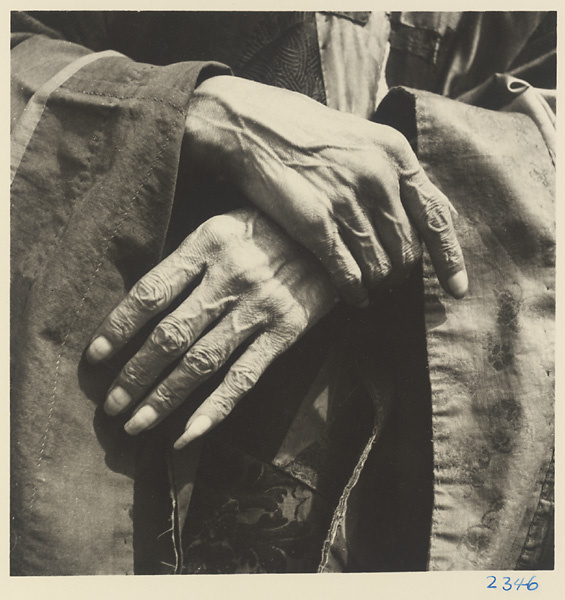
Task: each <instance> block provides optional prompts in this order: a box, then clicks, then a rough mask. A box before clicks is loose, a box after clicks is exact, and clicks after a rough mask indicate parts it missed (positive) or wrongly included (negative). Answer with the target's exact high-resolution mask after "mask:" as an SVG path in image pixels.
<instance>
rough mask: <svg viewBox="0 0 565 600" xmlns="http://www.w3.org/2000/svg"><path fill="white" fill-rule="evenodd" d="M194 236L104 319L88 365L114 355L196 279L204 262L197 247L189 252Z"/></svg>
mask: <svg viewBox="0 0 565 600" xmlns="http://www.w3.org/2000/svg"><path fill="white" fill-rule="evenodd" d="M195 233H196V232H195ZM194 235H195V234H192V235H191V236H189V237H188V238H187V239H186V240H185V242H184V244H183V246H182V251H180V250H181V249H180V248H179V250H178V251H176V252H175V253H173V254H171V256H169V257H168V258H166V259H165V260H163V261H162V262H161V263H160V264H159V265H157V266H156V267H155V268H154V269H152V270H151V271H149V273H147V274H146V275H145V276H144V277H142V278H141V279H140V280H139V281H138V282H137V283H136V284H135V285H134V286H133V288H132V289H131V290H130V292H129V293H128V295H127V296H126V297H125V299H124V300H123V301H122V302H120V304H119V305H118V306H117V307H116V308H115V309H114V310H113V311H112V312H111V313H110V314H109V315H108V316H107V317H106V318H105V319H104V321H103V323H102V325H101V326H100V327H99V328H98V329H97V331H96V333H95V334H94V336H93V339H92V341H91V343H90V345H89V346H88V348H87V351H86V358H87V359H88V360H89V361H90V362H92V363H97V362H99V361H101V360H104V359H106V358H109V357H110V356H111V355H112V354H114V353H115V352H117V351H118V350H119V349H120V348H121V347H122V346H124V345H125V344H126V343H127V342H128V341H129V340H130V339H131V338H132V336H133V335H135V334H136V333H137V332H138V331H139V330H140V329H141V328H142V327H143V326H144V325H145V324H146V323H147V322H148V321H149V320H150V319H151V318H152V317H154V316H155V315H157V314H159V313H160V312H161V311H163V310H164V309H165V308H167V307H168V306H169V305H170V304H171V302H172V301H173V300H174V298H175V297H176V296H178V294H180V293H181V292H182V290H183V289H185V288H186V287H187V286H188V285H189V284H190V283H191V282H192V281H193V280H194V279H195V278H196V276H197V275H199V273H200V272H201V271H202V269H203V267H204V261H203V259H202V256H203V253H202V252H198V251H197V249H196V247H195V248H193V250H194V251H192V252H191V251H190V250H191V248H192V246H193V245H192V242H193V241H194V240H195V238H194V237H193V236H194Z"/></svg>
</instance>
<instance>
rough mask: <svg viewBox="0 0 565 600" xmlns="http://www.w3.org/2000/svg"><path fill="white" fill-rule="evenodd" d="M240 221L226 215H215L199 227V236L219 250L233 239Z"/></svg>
mask: <svg viewBox="0 0 565 600" xmlns="http://www.w3.org/2000/svg"><path fill="white" fill-rule="evenodd" d="M238 224H240V221H239V220H237V219H234V218H232V217H229V216H226V215H215V216H213V217H211V218H210V219H208V220H207V221H206V222H205V223H203V224H202V225H201V226H200V234H201V235H202V236H203V237H204V238H205V240H206V241H207V242H208V243H209V244H211V245H212V246H213V247H214V248H221V247H224V246H225V245H226V243H227V242H228V241H229V240H231V239H233V238H235V237H236V235H237V233H238V232H239V228H238Z"/></svg>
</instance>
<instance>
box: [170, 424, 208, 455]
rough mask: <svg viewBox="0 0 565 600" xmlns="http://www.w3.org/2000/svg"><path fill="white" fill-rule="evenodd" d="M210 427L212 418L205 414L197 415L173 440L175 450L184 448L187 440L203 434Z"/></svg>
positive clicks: (190, 440)
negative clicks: (177, 437) (175, 439)
mask: <svg viewBox="0 0 565 600" xmlns="http://www.w3.org/2000/svg"><path fill="white" fill-rule="evenodd" d="M211 427H212V419H211V418H210V417H209V416H207V415H199V416H198V417H196V419H194V421H193V422H192V423H191V424H190V426H189V427H188V428H187V430H186V431H185V432H184V433H183V434H182V435H181V436H180V438H179V439H178V440H177V441H176V442H175V444H174V448H175V450H180V449H181V448H184V447H185V446H186V445H187V444H188V443H189V442H192V440H194V439H196V438H197V437H200V436H201V435H204V434H205V433H206V432H207V431H208V430H209V429H210V428H211Z"/></svg>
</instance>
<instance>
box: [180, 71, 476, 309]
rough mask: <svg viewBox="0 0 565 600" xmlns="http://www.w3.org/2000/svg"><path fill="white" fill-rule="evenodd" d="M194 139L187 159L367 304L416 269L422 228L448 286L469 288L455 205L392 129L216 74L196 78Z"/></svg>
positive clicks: (456, 290)
mask: <svg viewBox="0 0 565 600" xmlns="http://www.w3.org/2000/svg"><path fill="white" fill-rule="evenodd" d="M186 139H187V148H188V159H189V160H190V161H194V162H196V164H201V165H206V166H208V167H209V168H212V169H213V170H214V171H215V172H216V174H218V175H220V176H223V177H227V178H228V180H229V181H230V183H232V184H234V185H236V186H237V187H239V188H240V190H241V191H242V192H243V193H244V194H245V195H246V196H247V197H248V198H249V200H250V201H251V202H252V203H253V204H255V206H257V207H259V208H261V209H262V210H263V211H264V212H265V213H266V214H268V215H269V216H270V217H271V218H272V219H273V220H274V221H275V222H277V223H278V224H279V225H280V226H282V227H283V228H284V229H285V230H286V231H287V233H288V234H289V235H291V236H292V237H294V239H296V240H297V241H298V242H299V243H301V244H302V245H303V246H305V247H306V248H308V249H309V250H310V251H311V252H312V253H313V254H314V255H315V256H316V257H317V258H318V259H319V260H320V261H321V262H322V263H323V265H324V267H325V269H326V271H327V272H328V274H329V275H330V277H331V278H332V280H333V283H334V284H335V286H336V287H337V288H338V290H339V291H340V292H341V294H342V296H343V297H344V298H346V299H347V300H348V301H350V302H352V303H353V304H358V305H366V304H367V303H368V294H367V290H368V289H371V288H374V287H377V286H387V287H392V286H394V285H397V284H398V283H399V282H400V281H402V280H403V279H404V278H405V277H406V276H407V275H408V273H409V271H410V269H411V267H412V266H413V265H414V263H415V262H416V261H417V260H418V258H419V257H420V254H421V243H420V238H419V236H421V238H422V239H423V241H424V243H425V244H426V246H427V248H428V252H429V254H430V256H431V259H432V261H433V264H434V267H435V270H436V273H437V275H438V278H439V280H440V282H441V284H442V286H443V287H444V289H445V290H446V291H447V292H448V293H450V294H451V295H453V296H455V297H461V296H463V295H464V294H465V292H466V290H467V274H466V271H465V265H464V261H463V256H462V253H461V249H460V247H459V243H458V241H457V238H456V236H455V232H454V229H453V225H452V221H451V215H450V204H449V202H448V200H447V198H446V197H445V196H444V195H443V194H442V193H441V192H440V191H439V190H438V189H437V188H436V187H435V186H434V185H433V184H432V183H431V182H430V180H429V179H428V178H427V176H426V175H425V173H424V171H423V170H422V167H421V166H420V164H419V162H418V160H417V158H416V156H415V154H414V153H413V152H412V149H411V148H410V145H409V144H408V142H407V140H406V139H405V138H404V136H402V135H401V134H400V133H398V132H397V131H396V130H394V129H392V128H391V127H388V126H386V125H378V124H376V123H371V122H369V121H366V120H364V119H361V118H359V117H356V116H353V115H349V114H345V113H341V112H338V111H335V110H332V109H329V108H327V107H325V106H323V105H321V104H319V103H317V102H315V101H313V100H311V99H309V98H307V97H306V96H303V95H301V94H296V93H294V92H289V91H286V90H282V89H279V88H275V87H271V86H267V85H263V84H260V83H255V82H252V81H247V80H244V79H240V78H237V77H229V76H218V77H211V78H210V79H207V80H206V81H204V82H203V83H201V84H200V86H199V87H198V88H197V90H196V92H195V94H194V96H193V98H192V101H191V105H190V108H189V111H188V116H187V119H186ZM418 234H419V235H418Z"/></svg>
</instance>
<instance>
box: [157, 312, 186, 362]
mask: <svg viewBox="0 0 565 600" xmlns="http://www.w3.org/2000/svg"><path fill="white" fill-rule="evenodd" d="M151 342H152V344H153V345H154V346H155V347H156V348H158V349H159V351H160V352H162V353H164V354H171V355H177V354H180V353H181V352H183V351H184V350H186V348H188V345H189V343H190V332H189V331H188V328H187V326H186V325H183V326H181V325H180V324H179V323H178V322H177V321H176V320H173V319H170V318H169V319H165V320H164V321H162V322H161V323H159V325H157V327H156V328H155V329H154V331H153V333H152V335H151Z"/></svg>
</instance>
